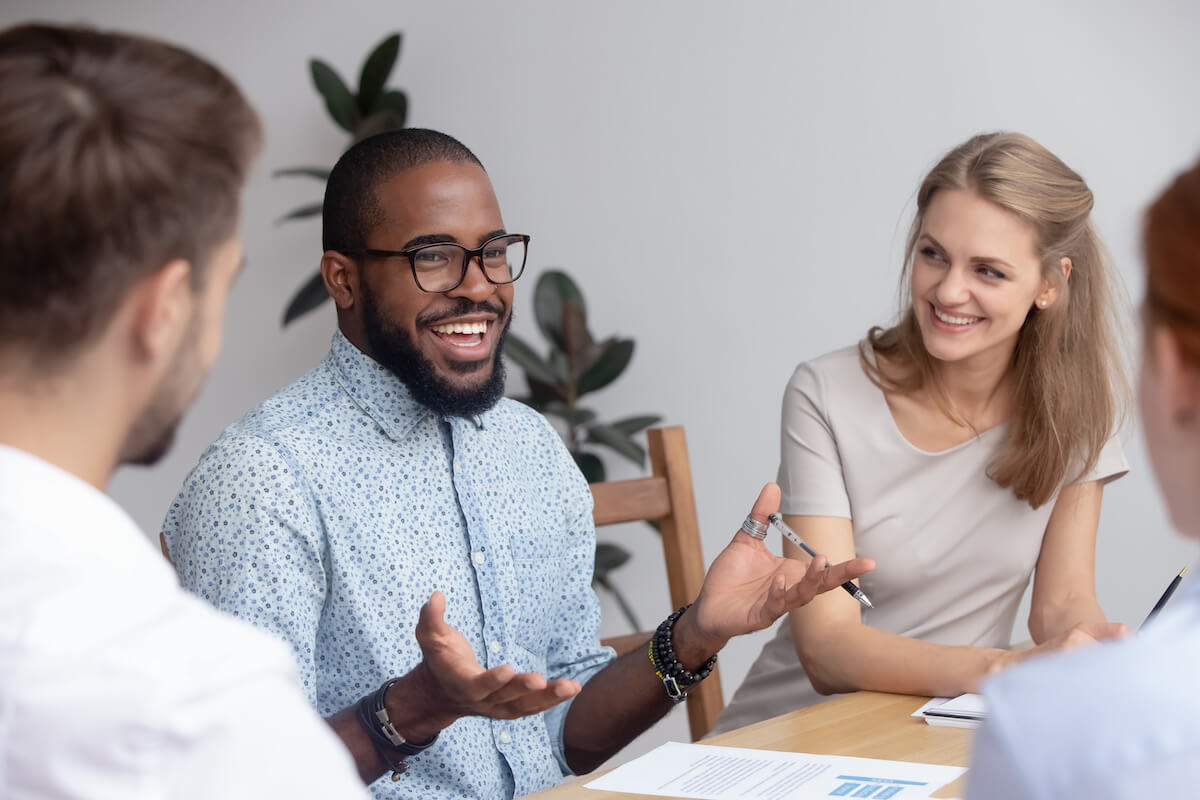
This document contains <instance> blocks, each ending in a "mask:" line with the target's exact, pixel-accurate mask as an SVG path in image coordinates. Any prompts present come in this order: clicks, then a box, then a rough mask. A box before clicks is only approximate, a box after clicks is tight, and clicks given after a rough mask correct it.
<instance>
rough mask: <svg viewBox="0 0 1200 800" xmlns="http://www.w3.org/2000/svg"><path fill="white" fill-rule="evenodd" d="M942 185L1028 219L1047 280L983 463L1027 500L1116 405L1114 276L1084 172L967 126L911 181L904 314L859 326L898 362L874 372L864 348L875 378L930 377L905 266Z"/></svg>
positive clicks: (1122, 380) (907, 385) (1068, 469)
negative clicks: (1007, 414)
mask: <svg viewBox="0 0 1200 800" xmlns="http://www.w3.org/2000/svg"><path fill="white" fill-rule="evenodd" d="M949 189H957V190H962V191H968V192H971V193H973V194H975V195H977V196H979V197H980V198H982V199H984V200H987V201H989V202H991V203H993V204H994V205H996V206H998V207H1000V208H1002V209H1004V210H1006V211H1008V212H1010V213H1012V214H1014V215H1016V216H1017V217H1018V218H1020V219H1021V220H1022V221H1024V222H1025V223H1026V224H1028V225H1029V226H1030V227H1031V228H1032V230H1033V232H1034V241H1035V244H1036V246H1037V248H1038V258H1039V260H1040V262H1041V269H1042V277H1043V278H1044V279H1045V280H1047V281H1049V282H1050V283H1051V284H1052V285H1053V286H1054V287H1055V288H1056V289H1057V299H1056V301H1055V302H1054V304H1053V305H1052V306H1050V307H1049V308H1047V309H1045V310H1041V309H1038V310H1033V309H1031V311H1030V312H1029V315H1028V317H1027V319H1026V321H1025V324H1024V326H1023V327H1022V328H1021V332H1020V335H1019V338H1018V341H1017V345H1016V351H1015V353H1014V360H1013V373H1014V377H1015V386H1016V390H1015V391H1016V398H1015V409H1014V411H1013V415H1012V418H1011V420H1010V426H1009V433H1008V438H1007V439H1006V443H1005V446H1004V447H1003V449H1002V450H1001V452H1000V454H999V455H998V456H997V458H996V459H995V460H994V461H993V462H992V465H991V467H990V469H989V474H990V475H991V477H992V478H993V479H994V480H995V481H996V482H997V483H998V484H1000V485H1001V486H1005V487H1012V489H1013V491H1014V493H1015V494H1016V495H1017V497H1019V498H1020V499H1022V500H1027V501H1028V502H1029V503H1030V504H1032V505H1033V506H1034V507H1037V506H1039V505H1041V504H1042V503H1045V502H1047V501H1048V500H1049V499H1050V498H1051V497H1053V496H1054V494H1055V493H1056V492H1057V490H1058V487H1059V486H1061V485H1062V483H1063V481H1064V480H1069V479H1071V478H1073V477H1077V476H1081V475H1083V474H1085V473H1086V472H1088V471H1090V470H1091V468H1092V467H1093V466H1094V465H1095V463H1096V460H1097V458H1098V457H1099V453H1100V449H1101V448H1102V447H1103V446H1104V444H1105V443H1106V442H1107V440H1108V439H1109V438H1110V436H1111V435H1112V433H1113V430H1114V426H1115V425H1116V421H1117V420H1118V419H1119V418H1120V417H1121V416H1122V415H1123V413H1124V408H1125V406H1126V404H1127V402H1128V400H1127V395H1128V381H1127V379H1126V376H1125V365H1124V359H1123V357H1122V355H1121V351H1120V348H1119V344H1118V336H1117V331H1118V330H1119V328H1120V319H1119V308H1118V305H1117V298H1118V297H1119V296H1120V295H1121V292H1120V290H1119V284H1118V283H1117V279H1116V275H1115V271H1114V270H1113V268H1112V265H1111V263H1110V262H1109V259H1108V256H1107V254H1106V252H1105V250H1104V247H1103V244H1102V243H1101V242H1100V239H1099V237H1098V236H1097V235H1096V233H1095V230H1094V229H1093V227H1092V223H1091V212H1092V206H1093V204H1094V200H1093V197H1092V191H1091V189H1089V188H1088V185H1087V183H1086V182H1085V181H1084V180H1083V178H1082V177H1080V175H1079V174H1078V173H1077V172H1075V171H1074V170H1072V169H1071V168H1070V167H1068V166H1067V165H1066V164H1065V163H1063V162H1062V160H1061V159H1059V158H1058V157H1057V156H1056V155H1054V154H1053V153H1051V152H1050V151H1049V150H1047V149H1046V148H1044V147H1042V146H1041V145H1040V144H1038V143H1037V142H1036V141H1034V140H1033V139H1031V138H1029V137H1028V136H1024V135H1022V134H1019V133H1011V132H999V133H986V134H979V135H977V136H973V137H972V138H970V139H968V140H967V141H966V142H963V143H962V144H960V145H958V146H957V147H955V148H954V149H952V150H951V151H950V152H949V153H947V154H946V155H945V156H944V157H943V158H942V159H941V160H940V161H939V162H938V163H937V165H936V166H934V168H933V169H932V170H930V172H929V174H928V175H927V176H926V177H925V179H924V180H923V181H922V183H921V187H920V189H919V190H918V191H917V212H916V216H915V218H914V220H913V224H912V228H911V229H910V231H909V235H908V242H907V247H906V250H905V266H904V276H903V277H902V286H903V287H904V293H905V307H904V311H903V314H904V316H903V319H902V320H901V322H900V323H899V324H898V325H896V326H895V327H893V328H890V329H888V330H885V331H880V330H879V329H873V330H872V331H871V333H870V334H869V335H868V339H869V341H870V343H871V345H872V346H873V347H874V348H875V350H876V352H879V353H882V354H884V355H887V356H890V360H891V361H893V362H896V363H899V364H900V365H902V366H903V367H906V368H907V374H901V375H900V377H899V379H897V378H895V377H894V376H889V378H890V379H889V380H884V379H882V377H881V376H880V375H879V374H878V371H877V370H874V369H873V368H872V367H871V366H870V365H869V364H867V363H866V359H864V365H865V366H867V368H868V371H869V372H871V373H872V377H873V378H875V379H876V380H877V382H880V383H881V385H883V384H889V385H892V386H895V387H896V388H898V389H900V390H902V391H906V390H912V389H916V388H919V387H921V386H924V385H926V384H930V383H932V384H933V385H934V388H935V389H937V385H936V380H935V377H934V365H933V360H932V358H931V357H930V356H929V354H928V353H927V352H926V351H925V348H924V345H923V342H922V339H921V334H920V330H919V327H918V324H917V321H916V317H915V315H914V312H913V310H912V298H911V296H909V292H908V288H909V286H910V284H909V281H908V277H909V274H910V271H911V269H912V263H913V257H914V254H915V252H916V247H917V241H918V239H919V238H920V235H921V230H922V224H923V222H924V219H925V214H926V212H927V211H928V209H929V206H930V203H931V202H932V200H933V198H934V196H935V195H936V194H937V193H938V192H939V191H942V190H949ZM1064 258H1067V259H1070V262H1071V273H1070V278H1069V280H1068V279H1067V278H1066V277H1065V276H1064V274H1063V271H1062V268H1061V264H1062V259H1064ZM935 394H939V396H943V397H944V395H940V391H939V392H935Z"/></svg>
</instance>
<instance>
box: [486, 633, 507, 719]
mask: <svg viewBox="0 0 1200 800" xmlns="http://www.w3.org/2000/svg"><path fill="white" fill-rule="evenodd" d="M488 647H490V648H492V652H493V653H499V652H500V643H499V642H497V641H496V640H495V639H492V643H491V644H489V645H488ZM505 741H507V739H506V740H505Z"/></svg>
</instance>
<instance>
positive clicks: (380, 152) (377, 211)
mask: <svg viewBox="0 0 1200 800" xmlns="http://www.w3.org/2000/svg"><path fill="white" fill-rule="evenodd" d="M435 161H451V162H455V163H463V162H470V163H472V164H477V165H479V168H480V169H482V168H483V164H482V163H480V161H479V159H478V158H476V157H475V154H474V153H472V152H471V151H470V150H469V149H468V148H467V146H466V145H464V144H463V143H462V142H460V141H458V140H457V139H455V138H454V137H453V136H447V135H446V134H444V133H439V132H438V131H433V130H429V129H427V128H401V129H400V130H395V131H387V132H385V133H379V134H376V135H375V136H371V137H369V138H367V139H363V140H362V141H361V142H358V143H357V144H355V145H354V146H353V147H351V148H350V149H349V150H347V151H346V152H345V153H343V154H342V157H341V158H339V159H338V162H337V163H336V164H334V165H333V169H332V170H331V171H330V173H329V180H328V181H326V183H325V203H324V205H323V207H322V211H321V247H322V249H324V250H338V251H352V250H362V249H363V248H365V247H366V246H367V236H368V234H370V232H371V230H372V229H373V228H374V227H375V226H376V225H378V224H379V223H381V222H382V221H383V219H384V210H383V207H382V206H381V205H380V204H379V198H378V196H377V195H376V193H375V190H376V189H377V188H378V187H379V185H380V184H382V183H383V182H385V181H387V180H389V179H391V178H393V177H395V176H396V175H398V174H399V173H401V172H403V171H405V170H407V169H412V168H413V167H419V166H421V165H422V164H429V163H432V162H435Z"/></svg>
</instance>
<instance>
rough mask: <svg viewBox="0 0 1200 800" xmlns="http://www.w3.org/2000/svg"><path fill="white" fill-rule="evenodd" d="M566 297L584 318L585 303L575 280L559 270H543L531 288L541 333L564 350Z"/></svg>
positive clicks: (565, 347)
mask: <svg viewBox="0 0 1200 800" xmlns="http://www.w3.org/2000/svg"><path fill="white" fill-rule="evenodd" d="M568 299H570V300H573V301H574V302H575V303H576V304H577V306H578V313H580V314H582V315H583V316H584V319H585V320H586V318H587V304H586V303H585V302H584V299H583V294H582V293H581V292H580V291H579V287H578V286H576V285H575V282H574V281H573V280H571V279H570V278H569V277H568V276H567V274H566V273H565V272H562V271H560V270H556V269H551V270H546V271H545V272H543V273H542V274H541V276H540V277H539V278H538V282H537V286H536V287H535V288H534V290H533V312H534V316H535V317H536V318H537V324H538V328H539V329H540V330H541V332H542V335H543V336H545V337H546V339H547V340H549V341H550V343H551V344H552V345H553V346H554V347H556V348H558V349H559V350H562V351H564V352H565V351H566V349H567V342H566V336H565V334H564V332H563V305H564V303H566V301H567V300H568ZM585 325H586V322H585Z"/></svg>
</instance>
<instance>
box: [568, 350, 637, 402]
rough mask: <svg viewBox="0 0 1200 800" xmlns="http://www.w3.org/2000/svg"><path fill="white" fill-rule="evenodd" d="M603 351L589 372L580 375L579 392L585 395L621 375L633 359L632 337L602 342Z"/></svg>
mask: <svg viewBox="0 0 1200 800" xmlns="http://www.w3.org/2000/svg"><path fill="white" fill-rule="evenodd" d="M601 347H602V348H603V352H602V353H601V354H600V357H599V358H598V359H596V363H595V364H593V365H592V366H591V367H590V368H589V369H588V371H587V372H585V373H583V375H581V376H580V377H579V384H578V386H577V389H576V390H577V392H578V394H579V396H581V397H582V396H583V395H585V394H587V393H588V392H594V391H596V390H597V389H603V388H604V387H605V386H608V385H609V384H610V383H612V382H613V381H615V380H616V379H617V378H618V377H620V375H621V373H622V372H624V371H625V368H626V367H628V366H629V362H630V361H631V360H632V359H633V340H632V339H617V338H615V337H614V338H612V339H608V340H607V341H605V342H604V343H602V344H601Z"/></svg>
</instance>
